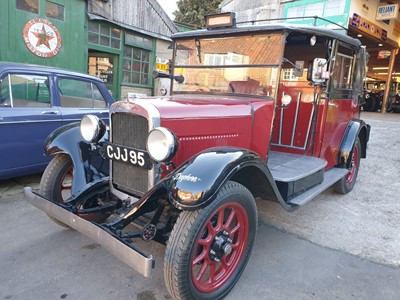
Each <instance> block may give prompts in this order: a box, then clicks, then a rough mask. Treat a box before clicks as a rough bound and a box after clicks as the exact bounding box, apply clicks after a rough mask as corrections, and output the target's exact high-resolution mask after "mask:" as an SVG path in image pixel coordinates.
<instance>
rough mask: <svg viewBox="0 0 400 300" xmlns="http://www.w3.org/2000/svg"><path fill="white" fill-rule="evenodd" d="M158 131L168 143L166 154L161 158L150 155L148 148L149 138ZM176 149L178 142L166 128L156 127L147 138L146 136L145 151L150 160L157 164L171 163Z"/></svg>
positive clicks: (150, 151)
mask: <svg viewBox="0 0 400 300" xmlns="http://www.w3.org/2000/svg"><path fill="white" fill-rule="evenodd" d="M156 131H159V132H162V134H163V135H164V136H165V137H166V140H167V141H168V147H167V152H166V154H165V155H163V157H162V158H159V157H155V156H154V155H153V154H154V152H153V153H152V150H151V149H150V148H149V139H150V137H151V135H152V134H154V132H156ZM177 149H178V142H177V138H176V136H175V135H174V133H173V132H172V131H171V130H169V129H168V128H165V127H156V128H153V129H152V130H151V131H150V132H149V134H148V136H147V141H146V150H147V152H148V153H149V155H150V157H151V159H152V160H154V161H156V162H158V163H167V162H169V161H171V159H172V158H173V157H174V156H175V154H176V152H177Z"/></svg>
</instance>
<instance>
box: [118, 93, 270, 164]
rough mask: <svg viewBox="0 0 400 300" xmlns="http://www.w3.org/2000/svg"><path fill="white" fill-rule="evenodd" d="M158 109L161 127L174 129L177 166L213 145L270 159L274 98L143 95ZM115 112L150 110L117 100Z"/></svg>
mask: <svg viewBox="0 0 400 300" xmlns="http://www.w3.org/2000/svg"><path fill="white" fill-rule="evenodd" d="M141 101H146V102H147V101H148V102H147V103H148V104H149V105H152V106H154V108H155V109H157V110H158V112H159V114H160V116H161V119H160V126H162V127H166V128H168V129H169V130H171V131H172V132H173V133H174V134H175V135H176V137H177V140H178V151H177V153H176V155H175V157H174V159H173V162H174V164H175V165H176V166H179V165H180V164H181V163H183V162H184V161H186V160H187V159H188V158H190V157H191V156H193V155H195V154H197V153H199V152H200V151H203V150H205V149H209V148H213V147H239V148H243V149H248V150H251V151H254V152H256V153H257V154H258V155H260V157H261V158H262V159H264V160H266V158H267V153H268V144H269V140H270V133H271V124H272V116H273V110H274V105H275V104H274V101H273V100H272V99H270V98H250V97H237V96H212V97H210V96H202V95H187V94H185V95H174V96H170V97H164V98H147V99H146V98H142V99H141ZM112 111H114V112H116V111H119V112H130V113H139V114H141V115H143V116H145V117H147V118H149V117H150V116H149V115H148V112H147V111H146V110H145V109H143V108H142V107H141V105H140V104H139V105H137V104H135V101H134V100H133V101H124V102H118V103H116V104H115V105H114V106H113V107H112Z"/></svg>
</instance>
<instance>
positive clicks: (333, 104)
mask: <svg viewBox="0 0 400 300" xmlns="http://www.w3.org/2000/svg"><path fill="white" fill-rule="evenodd" d="M328 106H332V107H338V105H337V104H336V103H335V102H328Z"/></svg>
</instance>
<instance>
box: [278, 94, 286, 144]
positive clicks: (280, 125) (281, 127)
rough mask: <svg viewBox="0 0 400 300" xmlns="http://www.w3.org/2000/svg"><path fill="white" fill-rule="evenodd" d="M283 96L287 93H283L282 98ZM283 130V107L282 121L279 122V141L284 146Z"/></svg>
mask: <svg viewBox="0 0 400 300" xmlns="http://www.w3.org/2000/svg"><path fill="white" fill-rule="evenodd" d="M283 96H285V92H282V98H283ZM282 98H281V99H282ZM281 105H282V100H281ZM282 129H283V107H281V119H280V121H279V140H278V143H279V144H282Z"/></svg>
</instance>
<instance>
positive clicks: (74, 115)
mask: <svg viewBox="0 0 400 300" xmlns="http://www.w3.org/2000/svg"><path fill="white" fill-rule="evenodd" d="M56 85H57V88H56V90H57V93H58V97H57V98H58V101H59V104H58V105H59V109H60V111H61V114H62V119H63V124H68V123H71V122H75V121H80V120H81V118H82V117H83V116H84V115H88V114H92V115H96V116H97V117H99V118H100V119H102V120H104V121H105V122H106V124H108V119H109V116H108V112H109V106H110V104H111V102H112V101H110V98H111V96H110V95H109V94H108V91H107V89H106V88H105V87H104V85H102V83H101V82H97V81H94V80H93V81H91V80H90V79H87V78H78V77H72V76H62V75H58V76H57V79H56Z"/></svg>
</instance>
